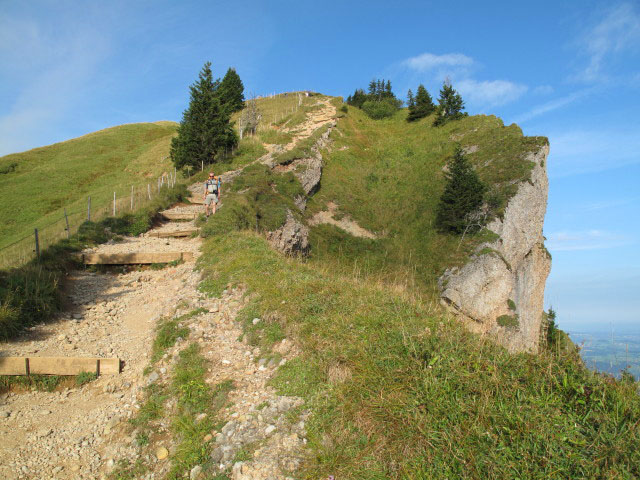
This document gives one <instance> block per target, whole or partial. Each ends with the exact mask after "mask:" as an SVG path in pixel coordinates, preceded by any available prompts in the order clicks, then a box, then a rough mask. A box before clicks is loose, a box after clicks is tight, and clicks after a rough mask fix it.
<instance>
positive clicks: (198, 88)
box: [171, 62, 237, 169]
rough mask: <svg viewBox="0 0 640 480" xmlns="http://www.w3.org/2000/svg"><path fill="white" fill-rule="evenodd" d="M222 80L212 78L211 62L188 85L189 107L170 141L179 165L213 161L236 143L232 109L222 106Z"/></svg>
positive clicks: (181, 167) (173, 157) (179, 166)
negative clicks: (220, 96)
mask: <svg viewBox="0 0 640 480" xmlns="http://www.w3.org/2000/svg"><path fill="white" fill-rule="evenodd" d="M219 86H220V82H219V81H218V80H215V81H214V80H213V75H212V73H211V62H207V63H205V64H204V67H202V70H201V71H200V74H199V75H198V80H197V81H196V82H195V83H194V84H193V85H191V86H190V87H189V90H190V94H191V99H190V101H189V108H187V110H185V111H184V113H183V114H182V121H181V122H180V126H179V127H178V135H177V136H176V137H174V138H173V139H172V141H171V159H172V161H173V163H174V165H175V166H176V168H179V169H183V168H185V167H187V166H189V165H190V166H191V167H194V168H197V167H199V166H200V165H201V162H204V163H213V162H215V160H216V158H215V157H216V154H217V153H218V152H219V151H221V150H224V149H226V148H230V147H232V146H234V145H236V144H237V137H236V134H235V132H234V131H233V127H232V125H231V123H230V121H229V120H230V118H231V112H230V111H229V110H228V109H227V108H225V107H223V106H222V104H221V102H220V98H219V95H218V88H219Z"/></svg>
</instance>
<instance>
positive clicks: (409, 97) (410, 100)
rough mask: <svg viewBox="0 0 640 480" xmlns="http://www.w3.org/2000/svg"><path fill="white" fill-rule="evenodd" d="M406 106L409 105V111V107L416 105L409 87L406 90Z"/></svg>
mask: <svg viewBox="0 0 640 480" xmlns="http://www.w3.org/2000/svg"><path fill="white" fill-rule="evenodd" d="M407 106H408V107H409V111H411V107H415V106H416V101H415V99H414V98H413V92H412V91H411V89H409V91H408V92H407Z"/></svg>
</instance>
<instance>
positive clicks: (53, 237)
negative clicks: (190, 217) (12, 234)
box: [0, 170, 178, 269]
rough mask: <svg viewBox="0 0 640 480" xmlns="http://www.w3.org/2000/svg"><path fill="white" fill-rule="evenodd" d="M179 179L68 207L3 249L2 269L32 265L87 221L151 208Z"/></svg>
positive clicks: (164, 179)
mask: <svg viewBox="0 0 640 480" xmlns="http://www.w3.org/2000/svg"><path fill="white" fill-rule="evenodd" d="M177 176H178V175H177V172H176V171H175V170H174V171H173V172H172V173H168V174H163V175H162V176H160V177H158V179H157V181H154V182H153V183H147V184H146V185H139V184H138V185H131V186H130V187H128V188H127V187H123V186H122V185H120V186H118V187H116V189H115V190H114V192H113V196H112V197H111V198H108V199H105V198H104V196H103V195H102V196H101V198H100V199H98V198H95V197H94V198H92V197H91V196H89V197H87V199H86V202H85V204H84V206H83V207H79V206H77V202H75V203H74V205H75V206H74V208H64V209H63V211H62V212H61V213H60V214H59V215H56V218H53V219H52V220H51V221H50V222H49V223H45V224H39V226H38V228H35V229H34V230H33V231H32V232H30V233H29V234H26V235H24V236H23V237H21V238H19V239H17V240H15V241H13V242H12V243H10V244H8V245H5V246H3V247H2V248H0V268H3V269H5V268H11V267H17V266H20V265H23V264H25V263H27V262H29V261H30V260H32V259H33V258H35V257H36V256H37V255H38V254H39V252H41V251H43V250H44V249H46V248H47V247H49V246H51V245H53V244H55V243H56V242H58V241H60V240H62V239H65V238H71V236H72V235H76V234H77V233H78V228H79V227H80V225H82V224H83V223H84V222H85V221H87V220H91V221H100V220H102V219H104V218H106V217H109V216H116V215H120V214H123V213H133V212H135V211H136V210H138V209H140V208H143V207H145V206H147V205H149V204H150V203H151V202H153V200H154V199H155V198H156V197H157V195H158V194H159V193H160V192H161V190H162V189H164V188H169V187H172V186H174V185H175V184H176V183H177V181H178V179H177Z"/></svg>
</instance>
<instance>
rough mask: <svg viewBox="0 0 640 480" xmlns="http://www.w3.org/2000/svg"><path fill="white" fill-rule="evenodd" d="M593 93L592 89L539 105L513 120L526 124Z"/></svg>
mask: <svg viewBox="0 0 640 480" xmlns="http://www.w3.org/2000/svg"><path fill="white" fill-rule="evenodd" d="M591 92H592V90H591V89H584V90H579V91H577V92H574V93H572V94H570V95H567V96H566V97H561V98H557V99H555V100H552V101H550V102H547V103H543V104H542V105H538V106H537V107H534V108H532V109H531V110H529V111H528V112H526V113H523V114H522V115H519V116H517V117H515V118H514V119H513V122H514V123H517V124H521V123H523V122H526V121H527V120H531V119H532V118H536V117H539V116H540V115H544V114H545V113H549V112H552V111H553V110H557V109H559V108H562V107H565V106H567V105H569V104H570V103H573V102H575V101H576V100H578V99H580V98H582V97H585V96H587V95H589V94H590V93H591Z"/></svg>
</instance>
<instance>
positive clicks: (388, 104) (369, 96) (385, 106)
mask: <svg viewBox="0 0 640 480" xmlns="http://www.w3.org/2000/svg"><path fill="white" fill-rule="evenodd" d="M347 104H349V105H352V106H354V107H358V108H360V109H362V111H364V112H365V113H366V114H367V115H368V116H369V117H371V118H373V119H376V120H379V119H382V118H388V117H391V116H393V114H394V113H396V112H397V111H398V109H399V108H400V107H401V106H402V101H400V100H398V99H397V98H396V96H395V94H394V93H393V91H392V90H391V81H390V80H386V81H385V80H384V79H382V80H381V79H377V80H376V79H374V80H372V81H371V82H369V92H368V93H364V90H362V89H356V91H355V92H354V93H353V95H349V96H348V97H347Z"/></svg>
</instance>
